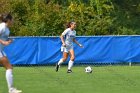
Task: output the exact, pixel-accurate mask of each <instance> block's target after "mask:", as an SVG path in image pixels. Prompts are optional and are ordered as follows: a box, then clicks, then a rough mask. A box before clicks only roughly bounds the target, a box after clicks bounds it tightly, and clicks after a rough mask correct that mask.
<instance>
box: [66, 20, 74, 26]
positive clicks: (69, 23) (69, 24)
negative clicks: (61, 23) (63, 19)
mask: <svg viewBox="0 0 140 93" xmlns="http://www.w3.org/2000/svg"><path fill="white" fill-rule="evenodd" d="M73 23H75V22H74V21H71V22H68V23H67V28H70V27H71V24H73Z"/></svg>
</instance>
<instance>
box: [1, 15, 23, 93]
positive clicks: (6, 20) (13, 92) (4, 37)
mask: <svg viewBox="0 0 140 93" xmlns="http://www.w3.org/2000/svg"><path fill="white" fill-rule="evenodd" d="M12 24H13V18H12V16H11V15H10V14H3V15H1V23H0V64H2V65H3V66H4V68H5V69H6V80H7V84H8V89H9V93H21V92H22V91H21V90H17V89H16V88H14V87H13V74H12V65H11V64H10V63H9V60H8V58H7V57H6V54H5V53H4V51H3V49H4V47H5V46H7V45H9V44H10V43H12V40H11V39H8V37H9V34H10V30H9V27H10V26H11V25H12Z"/></svg>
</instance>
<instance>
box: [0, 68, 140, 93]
mask: <svg viewBox="0 0 140 93" xmlns="http://www.w3.org/2000/svg"><path fill="white" fill-rule="evenodd" d="M84 68H85V66H75V67H74V68H73V73H71V74H67V73H66V69H67V68H66V66H62V67H61V69H60V71H59V72H57V73H56V72H55V71H54V67H53V66H44V67H15V68H14V80H15V86H16V87H17V88H19V89H22V90H23V93H140V66H132V67H129V66H102V67H93V73H92V74H87V73H85V72H84ZM0 93H8V92H7V84H6V81H5V70H4V68H2V67H0Z"/></svg>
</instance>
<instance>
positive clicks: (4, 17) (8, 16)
mask: <svg viewBox="0 0 140 93" xmlns="http://www.w3.org/2000/svg"><path fill="white" fill-rule="evenodd" d="M12 19H13V17H12V16H11V14H9V13H8V14H0V20H1V21H2V22H7V21H8V20H12Z"/></svg>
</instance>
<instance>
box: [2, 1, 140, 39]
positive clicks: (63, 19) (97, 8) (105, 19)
mask: <svg viewBox="0 0 140 93" xmlns="http://www.w3.org/2000/svg"><path fill="white" fill-rule="evenodd" d="M0 5H1V9H0V13H6V12H11V13H12V15H13V16H14V20H15V22H14V23H15V24H14V26H13V27H12V28H11V30H12V32H11V34H12V35H13V36H52V35H53V36H55V35H60V34H61V33H62V32H63V30H64V29H65V26H64V25H65V24H66V23H67V22H69V21H71V20H74V21H76V22H77V29H76V30H77V34H78V35H132V34H133V35H134V34H140V24H139V22H140V17H139V16H140V1H139V0H123V1H122V0H65V1H64V0H1V2H0Z"/></svg>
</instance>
